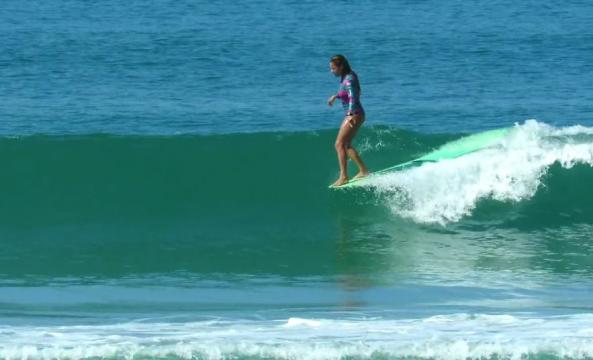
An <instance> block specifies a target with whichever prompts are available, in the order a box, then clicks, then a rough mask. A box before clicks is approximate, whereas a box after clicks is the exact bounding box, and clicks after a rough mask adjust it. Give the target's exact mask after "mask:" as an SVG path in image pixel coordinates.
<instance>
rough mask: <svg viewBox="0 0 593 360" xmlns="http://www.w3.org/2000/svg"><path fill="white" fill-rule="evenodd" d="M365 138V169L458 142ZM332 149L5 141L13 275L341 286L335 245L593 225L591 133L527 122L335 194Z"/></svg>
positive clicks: (256, 136) (314, 138)
mask: <svg viewBox="0 0 593 360" xmlns="http://www.w3.org/2000/svg"><path fill="white" fill-rule="evenodd" d="M363 130H364V131H363V132H362V133H361V134H360V137H359V139H358V143H357V146H358V148H359V150H360V151H361V153H362V155H363V157H364V158H365V159H366V161H367V162H368V165H369V167H370V168H371V169H380V168H384V167H387V166H390V165H393V164H396V163H400V162H404V161H407V160H410V159H412V158H415V157H418V156H420V155H422V154H424V153H426V152H429V151H431V150H433V149H436V148H438V147H439V146H441V145H443V144H445V143H447V142H449V141H452V140H455V139H457V138H460V137H462V136H463V134H456V135H438V134H437V135H425V134H419V133H412V132H406V131H401V130H397V129H390V128H384V127H375V128H370V129H363ZM334 136H335V133H334V132H330V131H319V132H296V133H253V134H235V135H210V136H190V135H188V136H113V135H88V136H59V137H58V136H28V137H15V138H2V139H0V149H1V151H0V161H1V162H2V164H3V172H4V174H3V176H2V177H0V186H2V188H3V189H5V192H4V194H3V198H2V201H1V202H0V236H1V237H2V239H3V241H4V245H5V248H6V249H7V252H6V254H7V255H6V256H5V268H6V271H5V272H4V274H5V276H6V277H8V278H11V276H21V275H18V274H46V275H47V274H49V275H52V276H67V275H70V274H79V275H80V274H85V275H92V274H96V273H100V274H104V275H109V274H115V275H121V274H127V273H130V272H132V273H148V272H156V273H160V272H164V273H166V272H168V271H177V270H183V271H190V272H197V273H201V272H206V273H218V272H224V273H228V272H232V273H252V272H256V273H259V272H263V273H268V274H269V273H271V274H288V275H305V276H308V275H319V274H330V275H331V274H336V273H340V270H339V269H338V268H337V267H332V266H329V267H328V266H327V264H328V263H334V264H335V263H336V259H333V258H331V257H328V256H327V255H324V254H326V253H327V252H328V251H329V252H330V253H331V252H332V248H334V247H335V241H336V239H338V241H341V240H339V239H345V238H353V237H354V238H356V237H361V238H364V239H368V238H369V237H370V238H372V239H381V238H386V237H387V238H393V237H398V238H402V237H405V236H407V237H408V238H418V239H419V240H418V241H419V242H424V243H426V242H427V241H428V240H427V238H430V237H433V236H435V234H439V233H441V232H443V231H462V230H463V231H472V232H474V235H470V236H471V237H474V236H483V234H480V231H482V230H484V229H489V234H493V233H494V232H509V231H512V232H514V233H515V234H516V235H513V236H514V237H523V236H526V234H529V233H530V232H532V231H540V232H542V234H544V235H542V236H544V237H545V236H548V235H547V234H548V233H549V231H548V230H549V229H551V230H553V231H556V232H560V233H562V234H568V235H566V236H570V239H572V240H570V241H574V242H575V244H576V243H578V242H579V241H580V240H579V239H580V237H581V235H583V229H587V228H588V225H587V224H590V223H591V222H592V221H593V205H592V204H593V203H592V202H591V201H589V199H590V198H591V196H593V191H592V190H591V187H590V184H591V182H592V181H593V170H592V169H591V164H592V158H593V155H592V154H593V128H587V127H582V126H573V127H565V128H555V127H552V126H549V125H546V124H543V123H540V122H536V121H533V120H532V121H527V122H525V123H524V124H522V125H516V126H515V127H514V128H513V130H512V131H511V133H510V134H509V135H508V136H507V137H505V138H503V139H502V140H501V141H500V142H499V143H498V144H496V145H495V146H494V147H491V148H488V149H484V150H481V151H478V152H475V153H472V154H469V155H466V156H463V157H460V158H456V159H452V160H445V161H441V162H438V163H431V164H425V165H422V166H420V167H416V168H412V169H408V170H405V171H401V172H397V173H393V174H387V175H384V176H381V177H378V178H377V179H376V180H375V181H374V182H373V183H372V184H371V186H369V187H368V188H363V189H354V190H348V191H330V190H328V189H327V185H328V184H329V183H330V182H331V181H332V180H334V179H335V177H336V175H337V164H336V158H335V154H334V151H333V147H332V144H333V140H334ZM350 170H351V171H352V172H354V171H355V169H352V165H351V169H350ZM427 226H428V227H427ZM579 229H580V230H579ZM426 231H428V235H426ZM365 234H366V235H365ZM402 234H403V235H402ZM579 234H580V235H579ZM505 236H509V235H508V234H507V235H505ZM559 236H561V237H563V236H565V235H559ZM365 241H366V240H365ZM439 241H440V240H439ZM443 241H444V240H443ZM451 241H455V240H451ZM565 241H569V239H568V238H565ZM585 245H586V243H581V244H580V245H579V246H581V247H582V246H585ZM389 246H391V245H389ZM393 251H395V250H393ZM270 254H274V255H275V256H278V259H282V260H281V261H277V262H275V261H273V260H272V259H271V258H270ZM23 257H27V258H29V259H31V261H30V262H28V263H26V264H25V263H23V262H22V261H19V259H21V258H23ZM303 258H307V259H309V261H307V262H303V261H302V259H303ZM363 263H364V262H363ZM106 264H107V265H109V266H106ZM580 264H581V266H585V268H590V265H587V264H586V262H585V263H580ZM336 266H337V265H336ZM369 266H370V265H369V264H368V263H365V265H364V266H363V267H369Z"/></svg>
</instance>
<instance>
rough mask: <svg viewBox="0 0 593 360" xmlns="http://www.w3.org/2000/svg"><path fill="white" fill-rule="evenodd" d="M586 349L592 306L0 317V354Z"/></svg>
mask: <svg viewBox="0 0 593 360" xmlns="http://www.w3.org/2000/svg"><path fill="white" fill-rule="evenodd" d="M540 356H541V357H544V358H548V359H549V358H567V359H585V358H591V357H592V356H593V314H575V315H568V316H556V317H527V316H525V317H521V316H512V315H489V314H474V315H469V314H452V315H439V316H433V317H429V318H423V319H401V320H383V319H358V320H356V319H352V320H330V319H300V318H289V319H283V320H275V321H274V320H260V321H257V320H249V321H248V320H235V321H229V320H212V321H200V322H191V323H143V322H132V323H123V324H115V325H102V326H53V327H49V326H48V327H7V326H4V327H0V357H1V358H3V359H55V358H67V359H83V358H126V359H133V358H182V359H190V358H193V359H242V358H249V359H310V360H318V359H319V360H321V359H344V358H357V359H373V358H380V359H394V358H421V359H427V358H430V359H448V360H465V359H485V358H498V359H522V358H526V357H533V358H538V357H540Z"/></svg>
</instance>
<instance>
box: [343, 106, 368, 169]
mask: <svg viewBox="0 0 593 360" xmlns="http://www.w3.org/2000/svg"><path fill="white" fill-rule="evenodd" d="M354 121H355V122H356V125H355V126H354V129H353V130H354V131H352V133H351V135H350V138H349V140H348V144H347V147H346V153H347V154H348V157H349V158H350V159H352V160H353V161H354V162H355V163H356V165H357V166H358V174H356V176H354V179H357V178H360V177H365V176H367V175H368V174H369V171H368V170H367V167H366V165H365V164H364V162H363V161H362V159H361V158H360V155H358V152H357V151H356V149H355V148H354V147H353V146H352V140H353V139H354V137H355V136H356V133H357V132H358V129H360V127H361V126H362V123H363V122H364V114H362V115H357V116H356V117H355V118H354Z"/></svg>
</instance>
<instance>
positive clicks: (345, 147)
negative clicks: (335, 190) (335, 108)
mask: <svg viewBox="0 0 593 360" xmlns="http://www.w3.org/2000/svg"><path fill="white" fill-rule="evenodd" d="M329 68H330V70H331V72H332V74H334V75H335V76H339V77H340V87H339V88H338V93H337V94H336V95H332V96H331V97H330V98H329V100H328V101H327V104H328V105H329V106H332V105H333V104H334V101H336V99H340V100H341V101H342V106H343V108H344V112H345V117H344V120H343V121H342V125H341V126H340V130H339V131H338V136H337V138H336V144H335V147H336V152H337V153H338V163H339V164H340V177H339V178H338V180H336V181H335V182H334V183H333V184H332V186H340V185H344V184H345V183H347V182H348V168H347V166H348V163H347V158H346V156H348V157H349V158H350V159H352V160H353V161H354V162H355V163H356V165H358V174H356V176H355V177H354V179H357V178H361V177H364V176H367V175H368V174H369V172H368V170H367V168H366V166H365V165H364V163H363V162H362V159H361V158H360V155H358V152H357V151H356V150H355V149H354V148H353V147H352V139H354V136H355V135H356V132H357V131H358V129H359V128H360V127H361V126H362V123H363V122H364V120H365V114H364V109H363V108H362V104H361V103H360V83H359V81H358V76H357V75H356V73H355V72H354V71H353V70H352V68H351V67H350V64H349V63H348V60H346V58H345V57H344V56H343V55H335V56H333V57H332V58H331V59H330V61H329Z"/></svg>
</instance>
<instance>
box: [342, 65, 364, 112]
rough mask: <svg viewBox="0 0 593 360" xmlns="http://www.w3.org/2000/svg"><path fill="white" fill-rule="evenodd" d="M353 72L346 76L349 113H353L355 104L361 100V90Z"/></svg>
mask: <svg viewBox="0 0 593 360" xmlns="http://www.w3.org/2000/svg"><path fill="white" fill-rule="evenodd" d="M355 81H358V80H356V79H354V77H353V76H352V74H348V75H347V77H346V81H344V86H345V88H346V91H347V92H348V112H347V114H352V111H353V110H354V104H355V103H357V102H359V101H360V91H359V87H358V86H357V84H355Z"/></svg>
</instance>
